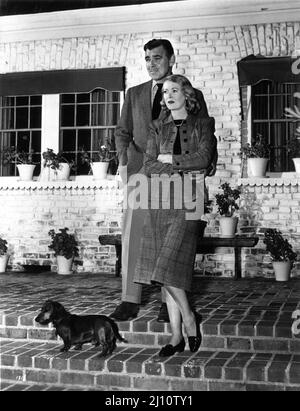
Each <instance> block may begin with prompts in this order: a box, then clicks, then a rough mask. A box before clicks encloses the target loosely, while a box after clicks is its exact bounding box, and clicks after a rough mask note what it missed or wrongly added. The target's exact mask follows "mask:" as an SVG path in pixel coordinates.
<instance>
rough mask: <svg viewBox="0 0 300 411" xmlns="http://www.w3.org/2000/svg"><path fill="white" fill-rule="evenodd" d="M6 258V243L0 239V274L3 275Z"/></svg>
mask: <svg viewBox="0 0 300 411" xmlns="http://www.w3.org/2000/svg"><path fill="white" fill-rule="evenodd" d="M8 258H9V256H8V254H7V241H6V240H4V239H3V238H1V237H0V273H5V271H6V266H7V262H8Z"/></svg>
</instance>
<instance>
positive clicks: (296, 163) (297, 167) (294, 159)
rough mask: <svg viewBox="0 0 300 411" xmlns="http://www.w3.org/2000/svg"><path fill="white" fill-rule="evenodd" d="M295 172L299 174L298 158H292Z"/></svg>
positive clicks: (299, 163)
mask: <svg viewBox="0 0 300 411" xmlns="http://www.w3.org/2000/svg"><path fill="white" fill-rule="evenodd" d="M293 162H294V166H295V170H296V173H297V174H300V157H299V158H293Z"/></svg>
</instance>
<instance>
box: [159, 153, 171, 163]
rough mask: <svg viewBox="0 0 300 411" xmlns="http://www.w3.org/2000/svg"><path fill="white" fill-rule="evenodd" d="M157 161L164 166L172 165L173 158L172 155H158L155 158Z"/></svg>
mask: <svg viewBox="0 0 300 411" xmlns="http://www.w3.org/2000/svg"><path fill="white" fill-rule="evenodd" d="M157 161H160V162H161V163H165V164H172V163H173V156H172V154H160V155H159V156H158V157H157Z"/></svg>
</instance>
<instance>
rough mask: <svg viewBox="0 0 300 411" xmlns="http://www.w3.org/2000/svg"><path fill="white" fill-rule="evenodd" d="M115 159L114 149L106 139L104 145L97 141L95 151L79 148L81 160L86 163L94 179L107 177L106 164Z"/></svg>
mask: <svg viewBox="0 0 300 411" xmlns="http://www.w3.org/2000/svg"><path fill="white" fill-rule="evenodd" d="M115 160H116V154H115V151H114V150H112V145H111V143H110V142H109V141H106V143H105V144H104V145H101V144H100V143H99V145H98V149H97V151H95V152H87V151H85V150H84V149H81V161H82V163H83V164H84V163H87V164H88V165H89V167H90V170H91V171H92V173H93V176H94V178H95V179H105V178H106V177H107V171H108V166H109V165H110V163H111V162H113V161H115Z"/></svg>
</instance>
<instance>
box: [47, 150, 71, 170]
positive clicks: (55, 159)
mask: <svg viewBox="0 0 300 411" xmlns="http://www.w3.org/2000/svg"><path fill="white" fill-rule="evenodd" d="M42 157H43V160H44V167H49V168H52V170H55V171H57V170H59V168H60V164H61V163H68V164H69V166H70V168H71V169H74V168H76V166H75V162H74V161H68V160H67V159H66V158H65V157H64V156H63V154H62V152H61V151H59V152H58V153H55V152H54V151H53V150H52V148H47V151H44V152H43V153H42Z"/></svg>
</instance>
